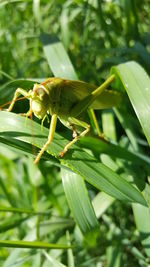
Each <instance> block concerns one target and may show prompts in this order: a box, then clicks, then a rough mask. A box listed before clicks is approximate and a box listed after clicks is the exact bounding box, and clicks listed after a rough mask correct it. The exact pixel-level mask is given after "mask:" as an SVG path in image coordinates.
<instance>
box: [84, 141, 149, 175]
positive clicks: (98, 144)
mask: <svg viewBox="0 0 150 267" xmlns="http://www.w3.org/2000/svg"><path fill="white" fill-rule="evenodd" d="M80 145H81V147H84V148H88V149H91V150H92V151H94V152H95V153H96V154H97V155H99V154H102V153H104V154H107V155H111V157H115V158H119V159H124V160H127V161H129V162H134V164H137V165H141V166H143V165H144V167H145V168H146V169H147V170H148V171H150V159H149V157H147V156H145V155H143V154H142V153H139V152H135V151H134V152H131V151H129V150H127V149H125V148H124V147H121V146H120V145H118V144H117V143H112V142H110V141H106V140H104V139H103V138H97V137H93V136H88V137H85V138H82V139H81V140H80Z"/></svg>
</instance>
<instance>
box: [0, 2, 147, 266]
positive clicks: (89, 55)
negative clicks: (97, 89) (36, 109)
mask: <svg viewBox="0 0 150 267" xmlns="http://www.w3.org/2000/svg"><path fill="white" fill-rule="evenodd" d="M149 32H150V3H149V1H148V0H143V1H140V0H132V1H130V0H116V1H115V0H114V1H113V0H107V1H106V0H102V1H100V0H85V1H80V0H76V1H72V0H66V1H63V0H51V1H48V0H41V1H40V0H33V1H32V0H28V1H24V0H9V1H8V0H3V1H1V2H0V37H1V38H0V105H1V109H2V110H1V111H0V246H1V248H0V266H3V267H8V266H16V267H18V266H21V267H28V266H32V267H34V266H36V267H38V266H39V267H41V266H42V267H47V266H58V267H59V266H60V267H63V266H69V267H73V266H78V267H88V266H91V267H95V266H96V267H100V266H101V267H103V266H107V267H122V266H127V267H132V266H142V267H145V266H147V267H148V266H149V265H150V213H149V206H150V186H149V183H150V178H149V177H150V157H149V155H150V154H149V144H148V143H150V122H149V118H150V78H149V77H148V75H150V34H149ZM135 61H136V62H137V63H136V62H135ZM140 65H141V66H142V67H141V66H140ZM144 69H145V70H144ZM145 71H146V72H147V74H148V75H147V74H146V72H145ZM111 74H115V77H116V79H115V82H114V83H113V84H112V85H111V89H112V90H113V91H117V93H118V95H121V98H122V102H121V105H120V106H119V107H118V106H117V107H112V108H111V109H102V110H96V117H97V121H98V125H99V129H98V131H101V133H104V138H99V137H98V133H99V132H98V131H97V129H96V127H95V124H94V120H93V117H92V115H91V113H90V112H89V113H88V114H89V117H90V121H91V125H92V131H91V136H87V137H84V138H82V139H81V140H80V141H79V142H78V143H77V145H75V146H74V147H72V149H71V150H70V151H69V152H68V154H66V156H65V157H64V159H60V158H59V156H58V154H59V152H60V151H61V150H62V148H63V147H64V146H65V145H66V143H67V142H68V140H71V138H72V133H71V131H70V130H69V129H67V128H65V127H64V126H63V125H62V124H61V123H58V125H57V132H56V133H55V138H54V142H53V143H52V145H51V146H50V147H49V148H48V150H47V152H46V153H45V154H44V156H43V159H42V160H41V161H40V163H39V165H38V166H36V165H34V163H33V158H35V155H36V154H37V151H38V149H39V148H41V147H42V146H43V144H44V143H45V141H46V139H47V135H48V129H47V128H48V127H49V123H48V122H46V121H45V122H44V127H43V131H42V130H41V125H40V123H41V121H39V120H38V119H36V118H34V121H31V120H30V119H27V120H26V125H25V118H24V117H22V116H20V115H17V114H15V113H21V112H27V110H28V107H29V103H28V101H27V100H22V101H18V102H17V103H16V105H15V108H14V109H13V112H10V113H8V112H6V111H4V110H3V108H5V107H4V106H3V104H5V103H6V102H8V101H10V100H11V99H12V97H13V94H14V92H15V90H16V89H17V87H22V88H24V89H26V90H28V89H31V88H33V84H34V83H35V82H41V81H44V80H45V79H46V78H47V77H52V76H57V77H63V78H66V79H79V80H83V81H85V82H88V83H91V84H95V85H97V86H99V85H100V84H102V83H103V82H104V81H105V80H106V79H107V78H108V77H109V76H110V75H111ZM108 99H109V98H108ZM108 99H107V101H108ZM116 102H117V100H116ZM70 170H71V171H70ZM70 246H71V247H70Z"/></svg>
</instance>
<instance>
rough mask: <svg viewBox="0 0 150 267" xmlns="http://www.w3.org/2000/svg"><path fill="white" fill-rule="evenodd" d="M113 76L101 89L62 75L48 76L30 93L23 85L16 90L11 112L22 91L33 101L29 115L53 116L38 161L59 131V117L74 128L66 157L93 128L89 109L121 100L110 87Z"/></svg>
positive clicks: (62, 153) (63, 153)
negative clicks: (69, 150) (57, 126)
mask: <svg viewBox="0 0 150 267" xmlns="http://www.w3.org/2000/svg"><path fill="white" fill-rule="evenodd" d="M114 79H115V76H114V75H112V76H110V78H108V79H107V80H106V81H105V82H104V83H103V84H102V85H101V86H99V87H98V88H97V87H96V86H95V85H91V84H88V83H85V82H82V81H72V80H66V79H62V78H49V79H47V80H46V81H44V82H43V83H41V84H34V87H33V89H32V90H29V91H28V92H27V91H26V90H24V89H22V88H18V89H17V90H16V91H15V94H14V97H13V99H12V101H11V104H10V106H9V108H8V109H7V110H8V111H12V109H13V106H14V104H15V102H16V101H17V98H18V96H19V94H21V95H23V96H24V97H25V98H27V99H29V101H30V108H29V111H28V112H27V113H26V114H24V115H26V116H27V117H28V116H29V115H31V114H32V112H33V114H34V115H35V116H36V117H37V118H39V119H40V120H42V121H43V120H44V119H45V117H46V116H47V115H51V123H50V128H49V135H48V139H47V142H46V143H45V145H44V146H43V147H42V149H41V150H40V152H39V153H38V155H37V156H36V159H35V161H34V163H35V164H37V163H38V162H39V160H40V158H41V156H42V154H43V153H44V151H46V149H47V147H48V146H49V145H50V144H51V142H52V140H53V138H54V133H55V130H56V124H57V118H59V120H60V121H61V122H62V123H63V124H64V125H65V126H66V127H68V128H70V129H72V130H73V140H72V141H71V142H69V143H68V144H67V145H66V146H65V148H64V150H63V151H62V152H60V156H61V157H63V156H64V155H65V153H66V152H67V151H68V149H69V148H70V147H71V146H72V145H73V144H74V143H76V142H77V141H78V140H79V139H80V138H81V137H83V136H85V135H86V134H87V133H88V132H89V131H90V124H89V123H87V120H86V116H87V113H86V111H87V109H88V108H91V109H102V108H110V107H112V106H116V105H117V104H118V103H119V102H120V94H119V93H118V92H116V91H112V90H107V88H108V87H109V85H110V84H111V83H112V82H113V81H114Z"/></svg>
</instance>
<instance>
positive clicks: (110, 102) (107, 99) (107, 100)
mask: <svg viewBox="0 0 150 267" xmlns="http://www.w3.org/2000/svg"><path fill="white" fill-rule="evenodd" d="M96 88H97V86H95V85H92V84H89V83H85V82H82V81H71V80H64V86H63V93H64V95H68V96H69V98H70V101H73V102H74V103H73V104H76V103H78V102H79V101H80V100H83V99H84V98H85V97H87V96H88V95H90V94H91V93H92V91H94V90H95V89H96ZM120 102H121V94H120V93H119V92H117V91H113V90H108V89H105V90H104V91H103V92H102V93H101V95H100V96H99V97H97V99H96V100H94V102H93V103H92V104H91V105H90V107H89V108H93V109H106V108H111V107H114V106H117V105H119V104H120Z"/></svg>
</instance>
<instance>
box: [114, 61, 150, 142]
mask: <svg viewBox="0 0 150 267" xmlns="http://www.w3.org/2000/svg"><path fill="white" fill-rule="evenodd" d="M111 72H112V73H114V74H115V75H116V79H117V81H116V82H117V83H118V87H119V83H120V84H121V83H122V85H123V87H124V89H125V90H126V92H127V94H128V96H129V99H130V101H131V103H132V105H133V108H134V110H135V113H136V115H137V117H138V119H139V121H140V123H141V126H142V128H143V131H144V133H145V135H146V138H147V140H148V142H149V144H150V120H149V118H150V78H149V76H148V75H147V73H146V72H145V70H144V69H143V68H142V67H141V66H140V65H139V64H138V63H136V62H134V61H131V62H127V63H123V64H120V65H118V66H116V67H113V68H112V71H111Z"/></svg>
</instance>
